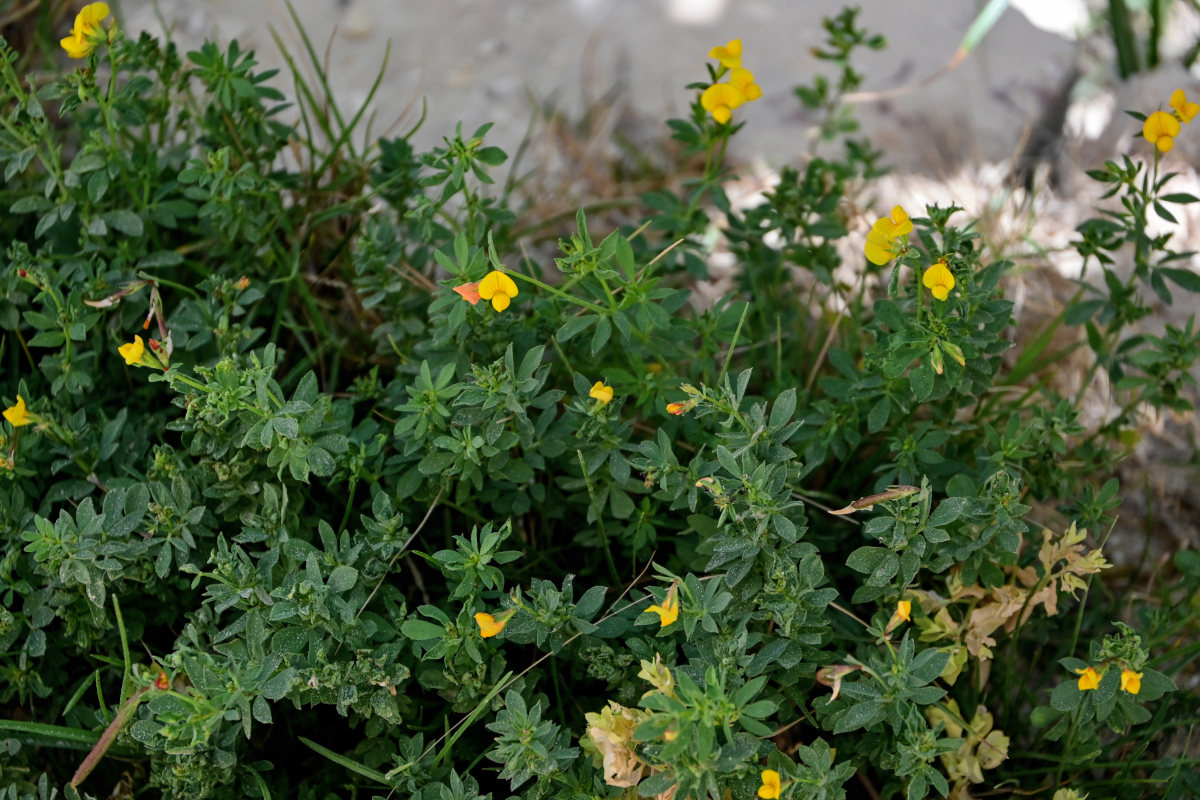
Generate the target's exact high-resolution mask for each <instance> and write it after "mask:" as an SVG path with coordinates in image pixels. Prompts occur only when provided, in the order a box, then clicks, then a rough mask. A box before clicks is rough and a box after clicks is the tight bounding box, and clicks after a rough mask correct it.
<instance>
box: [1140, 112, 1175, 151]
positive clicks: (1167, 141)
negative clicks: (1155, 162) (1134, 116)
mask: <svg viewBox="0 0 1200 800" xmlns="http://www.w3.org/2000/svg"><path fill="white" fill-rule="evenodd" d="M1178 135H1179V120H1177V119H1175V117H1173V116H1171V115H1170V114H1168V113H1167V112H1165V111H1155V112H1154V113H1153V114H1151V115H1150V116H1148V117H1146V124H1144V125H1143V126H1142V136H1144V137H1146V141H1147V142H1150V144H1152V145H1154V146H1155V147H1157V148H1158V149H1159V152H1162V153H1166V152H1169V151H1170V149H1171V148H1172V147H1174V146H1175V137H1176V136H1178Z"/></svg>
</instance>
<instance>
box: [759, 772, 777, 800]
mask: <svg viewBox="0 0 1200 800" xmlns="http://www.w3.org/2000/svg"><path fill="white" fill-rule="evenodd" d="M779 789H780V785H779V773H778V772H776V771H775V770H773V769H764V770H763V771H762V786H760V787H758V796H759V797H761V798H763V800H778V798H779Z"/></svg>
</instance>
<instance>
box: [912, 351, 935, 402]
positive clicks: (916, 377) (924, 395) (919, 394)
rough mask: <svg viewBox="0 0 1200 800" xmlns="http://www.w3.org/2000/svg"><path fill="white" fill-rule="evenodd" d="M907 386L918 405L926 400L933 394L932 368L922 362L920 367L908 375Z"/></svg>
mask: <svg viewBox="0 0 1200 800" xmlns="http://www.w3.org/2000/svg"><path fill="white" fill-rule="evenodd" d="M908 385H909V388H911V389H912V393H913V399H915V400H916V401H917V402H918V403H923V402H925V401H926V400H928V399H929V396H930V395H931V394H933V367H931V366H929V364H927V363H925V362H924V361H922V362H921V366H919V367H917V368H916V369H914V370H913V371H912V372H910V373H909V374H908Z"/></svg>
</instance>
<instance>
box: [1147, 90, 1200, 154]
mask: <svg viewBox="0 0 1200 800" xmlns="http://www.w3.org/2000/svg"><path fill="white" fill-rule="evenodd" d="M1171 108H1172V109H1174V110H1173V111H1172V112H1171V113H1170V114H1168V113H1167V112H1166V111H1155V112H1154V113H1152V114H1151V115H1150V116H1148V117H1146V122H1145V124H1144V125H1142V136H1144V137H1145V138H1146V141H1147V142H1149V143H1150V144H1152V145H1154V146H1155V147H1157V148H1158V150H1159V152H1161V153H1166V152H1168V151H1170V149H1171V148H1172V147H1174V146H1175V137H1176V136H1178V135H1179V130H1180V128H1179V123H1181V122H1182V123H1183V124H1184V125H1187V124H1188V123H1190V122H1191V121H1192V119H1193V118H1194V117H1195V116H1196V114H1197V113H1200V103H1190V102H1188V99H1187V94H1186V93H1185V92H1184V91H1183V89H1176V90H1175V91H1174V92H1172V93H1171Z"/></svg>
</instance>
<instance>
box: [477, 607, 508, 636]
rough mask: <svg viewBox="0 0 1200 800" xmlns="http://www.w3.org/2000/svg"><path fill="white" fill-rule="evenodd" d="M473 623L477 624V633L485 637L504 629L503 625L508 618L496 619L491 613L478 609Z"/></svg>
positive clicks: (506, 622)
mask: <svg viewBox="0 0 1200 800" xmlns="http://www.w3.org/2000/svg"><path fill="white" fill-rule="evenodd" d="M475 624H477V625H478V626H479V635H480V636H482V637H483V638H484V639H487V638H489V637H492V636H495V635H496V634H497V633H499V632H500V631H502V630H504V626H505V625H507V624H508V619H507V618H506V619H503V620H499V621H497V620H496V618H495V617H493V616H492V615H491V614H485V613H484V612H482V611H480V612H479V613H478V614H476V615H475Z"/></svg>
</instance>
